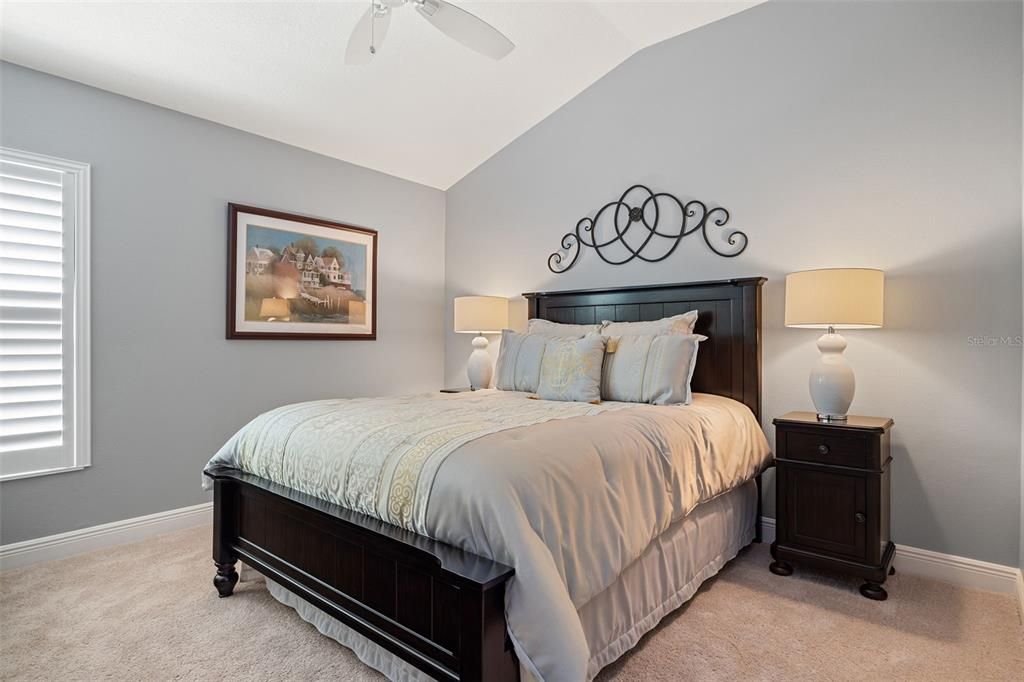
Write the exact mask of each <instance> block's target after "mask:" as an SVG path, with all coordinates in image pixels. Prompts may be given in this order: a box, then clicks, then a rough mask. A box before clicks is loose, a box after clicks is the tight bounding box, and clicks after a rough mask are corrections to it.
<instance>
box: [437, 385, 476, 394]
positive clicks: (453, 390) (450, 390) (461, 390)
mask: <svg viewBox="0 0 1024 682" xmlns="http://www.w3.org/2000/svg"><path fill="white" fill-rule="evenodd" d="M472 390H473V389H471V388H469V387H468V386H467V387H466V388H442V389H441V393H469V392H470V391H472Z"/></svg>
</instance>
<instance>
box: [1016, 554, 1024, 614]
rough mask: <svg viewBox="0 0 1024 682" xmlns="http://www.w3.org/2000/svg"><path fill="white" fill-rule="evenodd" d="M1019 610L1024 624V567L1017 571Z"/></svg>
mask: <svg viewBox="0 0 1024 682" xmlns="http://www.w3.org/2000/svg"><path fill="white" fill-rule="evenodd" d="M1017 610H1018V611H1017V612H1018V613H1019V614H1020V622H1021V624H1022V625H1024V567H1022V568H1021V570H1019V571H1017Z"/></svg>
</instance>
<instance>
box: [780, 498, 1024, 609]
mask: <svg viewBox="0 0 1024 682" xmlns="http://www.w3.org/2000/svg"><path fill="white" fill-rule="evenodd" d="M761 528H762V535H763V538H762V539H763V540H764V542H766V543H767V542H775V519H769V518H767V517H761ZM893 565H894V566H895V567H896V570H897V571H899V572H901V573H906V574H908V575H917V576H921V577H924V578H932V579H933V580H941V581H942V582H946V583H951V584H953V585H959V586H961V587H971V588H974V589H976V590H987V591H989V592H1001V593H1003V594H1013V593H1014V592H1017V593H1018V598H1019V599H1020V601H1021V604H1022V608H1024V596H1021V592H1022V590H1024V588H1022V587H1020V580H1021V578H1020V570H1019V569H1017V568H1014V567H1013V566H1003V565H1002V564H992V563H989V562H987V561H979V560H977V559H968V558H966V557H961V556H956V555H954V554H942V553H941V552H932V551H931V550H927V549H918V548H917V547H908V546H907V545H896V558H895V559H894V560H893Z"/></svg>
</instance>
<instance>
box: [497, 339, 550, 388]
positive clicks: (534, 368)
mask: <svg viewBox="0 0 1024 682" xmlns="http://www.w3.org/2000/svg"><path fill="white" fill-rule="evenodd" d="M547 342H548V337H546V336H541V335H540V334H519V333H518V332H514V331H512V330H511V329H503V330H502V332H501V346H500V347H499V348H498V362H497V364H496V365H495V369H494V387H495V388H497V389H499V390H502V391H529V392H530V393H536V391H537V384H538V383H539V382H540V361H541V358H543V357H544V346H545V345H546V344H547Z"/></svg>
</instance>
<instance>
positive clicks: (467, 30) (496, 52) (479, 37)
mask: <svg viewBox="0 0 1024 682" xmlns="http://www.w3.org/2000/svg"><path fill="white" fill-rule="evenodd" d="M416 11H417V12H419V13H420V14H421V15H422V16H423V18H424V19H426V20H427V21H429V22H430V23H432V24H433V25H434V26H435V27H437V29H438V30H439V31H441V32H442V33H444V34H445V35H447V36H448V37H450V38H454V39H455V40H457V41H459V42H460V43H462V44H463V45H465V46H466V47H468V48H470V49H471V50H476V51H477V52H479V53H480V54H482V55H486V56H488V57H490V58H491V59H501V58H502V57H504V56H505V55H507V54H508V53H509V52H511V51H512V49H513V48H514V47H515V43H513V42H512V41H511V40H509V39H508V38H506V37H505V35H504V34H503V33H502V32H501V31H499V30H498V29H496V28H494V27H493V26H491V25H490V24H488V23H487V22H486V21H484V20H483V19H481V18H479V17H477V16H475V15H473V14H470V13H469V12H467V11H466V10H464V9H460V8H458V7H456V6H455V5H453V4H451V3H450V2H446V1H445V0H423V2H422V3H417V5H416Z"/></svg>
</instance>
